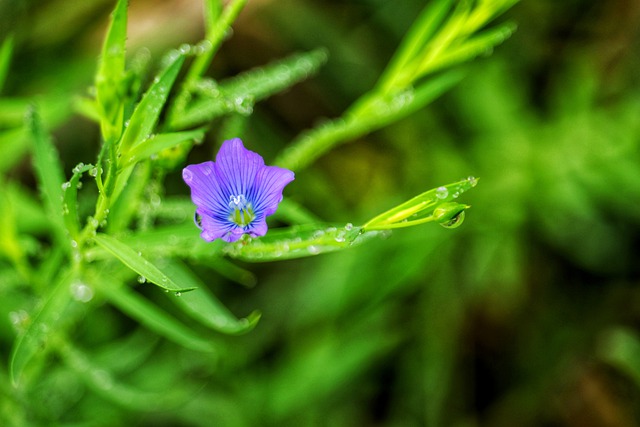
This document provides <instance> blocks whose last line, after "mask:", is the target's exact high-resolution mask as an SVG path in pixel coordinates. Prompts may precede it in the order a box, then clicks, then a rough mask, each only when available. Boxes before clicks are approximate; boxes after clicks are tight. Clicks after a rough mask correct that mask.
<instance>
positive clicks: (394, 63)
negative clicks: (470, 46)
mask: <svg viewBox="0 0 640 427" xmlns="http://www.w3.org/2000/svg"><path fill="white" fill-rule="evenodd" d="M451 4H452V0H438V1H434V2H430V3H429V4H428V5H427V6H426V7H425V8H424V9H423V10H422V12H421V13H420V15H419V16H418V18H417V19H416V20H415V22H414V23H413V24H412V25H411V28H410V29H409V31H407V34H406V35H405V37H404V39H403V40H402V43H401V44H400V46H399V47H398V49H397V51H396V53H395V54H394V56H393V58H392V59H391V61H389V65H388V66H387V68H386V70H385V71H384V73H383V75H382V77H381V78H380V80H379V83H378V86H379V87H380V88H381V91H382V92H392V91H394V90H398V89H402V88H404V87H405V86H406V83H407V82H406V81H405V82H398V81H396V76H398V75H399V74H400V70H402V69H403V68H404V67H406V66H407V64H408V62H410V61H411V59H412V58H414V57H416V56H418V55H419V52H420V50H421V49H423V48H424V46H425V45H426V43H427V42H428V41H429V39H430V38H431V37H432V36H433V35H434V34H435V33H436V31H437V30H438V28H439V27H440V25H441V23H442V21H443V20H444V18H445V16H446V14H447V12H448V11H449V10H451Z"/></svg>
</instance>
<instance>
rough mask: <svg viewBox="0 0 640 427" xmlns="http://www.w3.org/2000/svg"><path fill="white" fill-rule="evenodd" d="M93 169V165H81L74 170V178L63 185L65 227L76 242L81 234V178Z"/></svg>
mask: <svg viewBox="0 0 640 427" xmlns="http://www.w3.org/2000/svg"><path fill="white" fill-rule="evenodd" d="M92 168H93V166H92V165H84V164H80V165H78V166H76V167H75V168H73V176H71V179H70V180H69V181H68V182H65V183H64V184H62V189H63V194H64V195H63V206H62V217H63V221H64V225H65V227H66V228H67V232H68V233H69V235H70V236H71V238H72V239H73V240H75V241H76V242H77V240H78V234H79V232H80V220H79V218H78V186H79V185H80V178H82V174H83V173H85V172H87V171H89V170H91V169H92ZM72 245H73V243H72Z"/></svg>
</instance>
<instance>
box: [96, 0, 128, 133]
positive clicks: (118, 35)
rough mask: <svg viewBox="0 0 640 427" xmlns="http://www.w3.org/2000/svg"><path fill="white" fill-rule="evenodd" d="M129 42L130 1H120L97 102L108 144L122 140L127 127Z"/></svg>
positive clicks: (105, 47) (106, 48)
mask: <svg viewBox="0 0 640 427" xmlns="http://www.w3.org/2000/svg"><path fill="white" fill-rule="evenodd" d="M126 40H127V0H118V3H117V4H116V8H115V10H114V11H113V14H112V16H111V25H110V26H109V29H108V32H107V36H106V38H105V41H104V44H103V47H102V55H101V57H100V62H99V64H98V72H97V73H96V81H95V85H96V101H97V107H98V110H99V112H100V116H101V123H100V125H101V129H102V136H103V137H104V139H105V141H115V140H117V139H118V138H119V137H120V134H121V132H122V126H123V114H124V99H125V93H126V90H125V88H124V81H123V78H124V73H125V53H126V49H125V44H126Z"/></svg>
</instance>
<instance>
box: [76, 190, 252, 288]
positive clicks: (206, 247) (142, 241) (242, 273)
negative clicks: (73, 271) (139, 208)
mask: <svg viewBox="0 0 640 427" xmlns="http://www.w3.org/2000/svg"><path fill="white" fill-rule="evenodd" d="M189 203H190V206H189V210H188V213H187V214H186V215H187V217H190V216H192V215H193V203H191V202H189ZM180 209H182V207H180ZM179 215H181V214H180V213H179ZM181 219H186V217H181ZM121 242H122V243H123V244H125V245H127V246H130V247H132V248H134V250H137V251H141V252H143V253H145V254H146V255H147V256H149V257H152V258H182V259H189V260H196V261H199V262H201V263H203V264H205V265H206V266H207V267H209V268H211V269H212V270H215V271H216V272H217V273H219V274H220V275H221V276H223V277H226V278H228V279H229V280H232V281H234V282H236V283H239V284H241V285H243V286H247V287H252V286H254V285H255V282H256V278H255V276H254V275H253V274H252V273H251V272H250V271H247V270H245V269H243V268H241V267H239V266H237V265H234V264H232V263H230V262H229V261H227V260H225V259H224V258H223V257H222V247H223V242H222V241H221V240H218V241H215V242H213V243H208V242H205V241H204V240H202V239H201V238H200V236H199V230H198V229H197V228H196V226H195V225H194V224H193V223H192V222H191V221H186V222H184V223H182V224H175V225H167V226H164V227H158V228H154V229H150V230H144V231H138V232H136V233H131V234H129V235H128V236H126V237H122V239H121ZM110 256H111V254H110V253H109V252H108V251H106V250H105V249H104V248H102V247H100V246H97V247H93V248H91V249H89V250H88V251H87V252H86V253H85V257H86V258H87V259H88V260H92V261H95V260H102V259H107V258H108V257H110ZM143 277H146V276H143ZM180 283H182V282H180Z"/></svg>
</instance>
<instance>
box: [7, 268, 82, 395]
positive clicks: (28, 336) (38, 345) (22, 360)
mask: <svg viewBox="0 0 640 427" xmlns="http://www.w3.org/2000/svg"><path fill="white" fill-rule="evenodd" d="M70 283H71V275H70V274H66V275H62V276H61V279H60V280H59V281H58V283H56V284H55V286H54V287H52V288H51V292H50V294H49V296H48V298H47V299H46V302H45V303H44V305H43V306H42V308H41V309H40V310H39V311H38V312H37V313H36V314H35V315H34V316H33V318H32V319H31V321H30V322H29V323H28V324H27V328H26V330H25V331H24V333H22V334H21V335H20V336H19V337H18V338H17V340H16V341H15V344H14V347H13V350H12V352H11V362H10V364H11V366H10V374H11V382H12V383H13V385H14V386H15V385H17V384H18V383H19V381H20V379H21V375H22V372H23V371H24V369H25V367H26V366H27V364H28V363H29V362H30V361H31V359H33V357H34V356H35V355H36V354H38V353H42V351H43V348H44V347H45V346H46V345H47V343H48V342H47V341H48V339H49V337H50V335H51V334H52V333H54V332H56V331H57V326H58V324H59V323H60V321H61V319H63V318H64V316H63V313H64V312H65V311H66V309H67V307H68V305H69V303H70V302H71V301H72V300H71V293H70V292H69V285H70Z"/></svg>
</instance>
